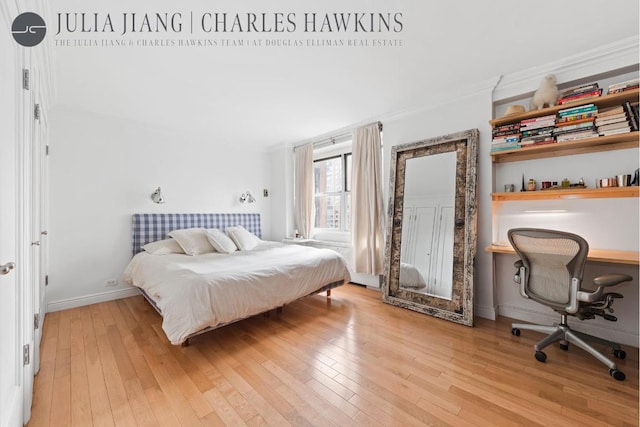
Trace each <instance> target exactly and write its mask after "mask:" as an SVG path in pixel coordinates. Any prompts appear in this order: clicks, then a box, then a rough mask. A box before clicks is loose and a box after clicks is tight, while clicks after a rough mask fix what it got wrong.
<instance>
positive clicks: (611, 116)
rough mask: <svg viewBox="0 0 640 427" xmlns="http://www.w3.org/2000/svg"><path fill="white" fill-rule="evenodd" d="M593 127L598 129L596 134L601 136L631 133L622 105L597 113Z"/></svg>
mask: <svg viewBox="0 0 640 427" xmlns="http://www.w3.org/2000/svg"><path fill="white" fill-rule="evenodd" d="M595 125H596V126H597V127H598V134H599V135H602V136H607V135H617V134H619V133H627V132H631V126H630V124H629V117H628V115H627V112H626V111H625V107H624V106H622V105H618V106H616V107H611V108H606V109H604V110H602V111H599V112H598V115H597V116H596V120H595Z"/></svg>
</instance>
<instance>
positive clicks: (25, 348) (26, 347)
mask: <svg viewBox="0 0 640 427" xmlns="http://www.w3.org/2000/svg"><path fill="white" fill-rule="evenodd" d="M28 364H29V344H25V345H24V346H23V347H22V365H23V366H26V365H28Z"/></svg>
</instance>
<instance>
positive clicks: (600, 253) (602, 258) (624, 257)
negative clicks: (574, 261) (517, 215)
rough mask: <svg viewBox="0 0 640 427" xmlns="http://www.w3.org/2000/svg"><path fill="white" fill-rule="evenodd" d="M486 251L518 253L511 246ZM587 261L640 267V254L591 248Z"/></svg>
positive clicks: (488, 247) (487, 248) (495, 246)
mask: <svg viewBox="0 0 640 427" xmlns="http://www.w3.org/2000/svg"><path fill="white" fill-rule="evenodd" d="M484 250H485V251H486V252H493V253H497V254H512V255H515V254H516V251H514V250H513V248H512V247H511V246H502V245H491V246H487V247H486V248H484ZM587 261H593V262H611V263H614V264H631V265H640V252H634V251H615V250H611V249H594V248H590V249H589V255H587Z"/></svg>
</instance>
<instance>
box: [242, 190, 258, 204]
mask: <svg viewBox="0 0 640 427" xmlns="http://www.w3.org/2000/svg"><path fill="white" fill-rule="evenodd" d="M255 201H256V198H255V197H253V195H251V192H250V191H245V192H244V193H242V196H240V203H253V202H255Z"/></svg>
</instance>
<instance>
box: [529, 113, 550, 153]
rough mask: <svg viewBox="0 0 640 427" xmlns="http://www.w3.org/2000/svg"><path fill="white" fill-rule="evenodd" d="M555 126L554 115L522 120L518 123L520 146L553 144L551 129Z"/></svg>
mask: <svg viewBox="0 0 640 427" xmlns="http://www.w3.org/2000/svg"><path fill="white" fill-rule="evenodd" d="M555 126H556V116H555V114H550V115H548V116H541V117H535V118H533V119H524V120H522V121H521V122H520V134H521V135H522V136H521V138H520V146H521V147H530V146H533V145H541V144H549V143H552V142H555V141H554V139H553V129H554V128H555Z"/></svg>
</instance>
